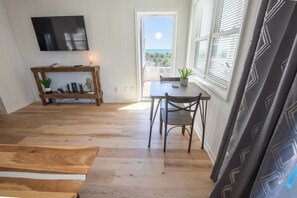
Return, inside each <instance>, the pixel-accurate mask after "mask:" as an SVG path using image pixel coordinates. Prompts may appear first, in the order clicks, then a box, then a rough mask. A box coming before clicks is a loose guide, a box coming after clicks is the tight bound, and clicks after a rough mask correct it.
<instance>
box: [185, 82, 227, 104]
mask: <svg viewBox="0 0 297 198" xmlns="http://www.w3.org/2000/svg"><path fill="white" fill-rule="evenodd" d="M190 81H192V82H195V83H197V84H198V85H199V86H201V87H202V88H203V89H205V90H206V91H207V92H212V93H214V94H216V95H217V96H219V97H220V98H222V99H223V100H225V101H228V97H229V89H228V88H226V89H225V88H221V87H219V86H218V85H216V83H215V82H213V81H212V80H211V79H208V78H207V77H204V78H203V77H201V76H193V77H191V78H190ZM209 94H210V93H209ZM210 95H211V94H210Z"/></svg>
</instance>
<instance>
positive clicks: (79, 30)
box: [31, 16, 89, 51]
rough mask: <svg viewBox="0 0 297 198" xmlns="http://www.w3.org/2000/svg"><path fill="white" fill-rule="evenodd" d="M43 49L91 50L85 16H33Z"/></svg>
mask: <svg viewBox="0 0 297 198" xmlns="http://www.w3.org/2000/svg"><path fill="white" fill-rule="evenodd" d="M31 19H32V23H33V27H34V30H35V34H36V37H37V41H38V44H39V48H40V50H41V51H85V50H89V46H88V39H87V33H86V28H85V22H84V17H83V16H54V17H31Z"/></svg>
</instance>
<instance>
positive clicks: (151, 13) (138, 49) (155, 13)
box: [135, 10, 178, 101]
mask: <svg viewBox="0 0 297 198" xmlns="http://www.w3.org/2000/svg"><path fill="white" fill-rule="evenodd" d="M143 16H173V17H174V23H173V41H172V53H171V57H172V61H171V64H172V66H171V73H172V74H174V72H175V67H176V65H175V61H176V44H177V23H178V11H177V10H175V11H160V10H156V11H154V10H152V11H141V10H135V39H136V42H135V43H136V74H137V83H136V86H137V89H136V90H137V99H138V101H139V100H141V99H142V98H141V68H142V65H141V56H142V54H141V42H140V39H141V38H140V30H141V27H142V26H141V17H143Z"/></svg>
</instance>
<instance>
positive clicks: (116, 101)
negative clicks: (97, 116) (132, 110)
mask: <svg viewBox="0 0 297 198" xmlns="http://www.w3.org/2000/svg"><path fill="white" fill-rule="evenodd" d="M103 102H104V103H131V102H138V101H137V100H113V99H111V100H108V99H107V100H105V99H104V100H103Z"/></svg>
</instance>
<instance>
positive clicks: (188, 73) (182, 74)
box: [178, 67, 194, 78]
mask: <svg viewBox="0 0 297 198" xmlns="http://www.w3.org/2000/svg"><path fill="white" fill-rule="evenodd" d="M178 72H179V75H180V77H181V78H188V77H189V76H191V75H193V74H194V73H193V70H192V69H191V68H187V67H185V68H183V69H178Z"/></svg>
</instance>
